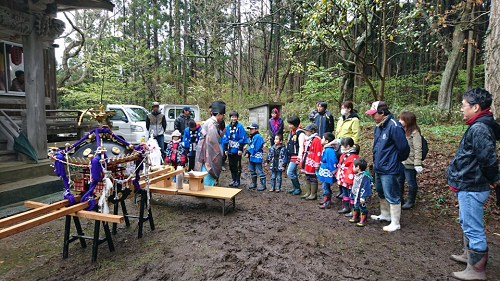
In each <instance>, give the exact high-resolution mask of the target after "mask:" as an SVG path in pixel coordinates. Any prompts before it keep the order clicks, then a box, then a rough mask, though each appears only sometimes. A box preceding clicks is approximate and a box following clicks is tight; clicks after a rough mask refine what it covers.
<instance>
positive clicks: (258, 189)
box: [257, 176, 266, 191]
mask: <svg viewBox="0 0 500 281" xmlns="http://www.w3.org/2000/svg"><path fill="white" fill-rule="evenodd" d="M260 184H261V187H259V188H257V191H264V190H266V177H265V176H264V177H261V178H260Z"/></svg>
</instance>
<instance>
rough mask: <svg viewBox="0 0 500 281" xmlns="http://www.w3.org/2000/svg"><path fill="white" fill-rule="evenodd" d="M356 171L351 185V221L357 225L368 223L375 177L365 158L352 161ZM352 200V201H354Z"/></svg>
mask: <svg viewBox="0 0 500 281" xmlns="http://www.w3.org/2000/svg"><path fill="white" fill-rule="evenodd" d="M352 166H353V168H352V171H353V172H354V182H353V184H352V187H351V194H350V197H351V200H352V201H353V202H354V204H352V206H353V209H352V218H351V219H350V220H349V222H352V223H357V224H356V225H357V226H365V225H366V216H367V215H368V206H367V205H368V201H369V200H368V199H369V198H370V197H371V196H372V182H373V178H372V177H371V175H370V172H368V171H367V170H366V167H367V166H368V164H367V163H366V160H365V159H363V158H358V159H356V160H354V162H353V163H352ZM352 201H351V202H352Z"/></svg>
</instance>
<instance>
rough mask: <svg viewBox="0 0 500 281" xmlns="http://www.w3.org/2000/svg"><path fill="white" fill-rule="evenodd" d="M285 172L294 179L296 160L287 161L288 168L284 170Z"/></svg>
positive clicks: (295, 175) (295, 176)
mask: <svg viewBox="0 0 500 281" xmlns="http://www.w3.org/2000/svg"><path fill="white" fill-rule="evenodd" d="M286 174H287V175H288V177H289V178H290V179H291V180H294V179H296V178H297V163H296V162H290V163H288V170H287V171H286Z"/></svg>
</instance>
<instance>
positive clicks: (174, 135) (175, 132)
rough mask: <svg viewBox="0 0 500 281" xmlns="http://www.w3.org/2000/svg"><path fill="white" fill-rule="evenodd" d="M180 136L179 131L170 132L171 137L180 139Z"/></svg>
mask: <svg viewBox="0 0 500 281" xmlns="http://www.w3.org/2000/svg"><path fill="white" fill-rule="evenodd" d="M180 136H181V132H179V130H175V131H173V132H172V137H180Z"/></svg>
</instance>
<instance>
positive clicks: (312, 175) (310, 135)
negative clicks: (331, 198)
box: [297, 123, 323, 200]
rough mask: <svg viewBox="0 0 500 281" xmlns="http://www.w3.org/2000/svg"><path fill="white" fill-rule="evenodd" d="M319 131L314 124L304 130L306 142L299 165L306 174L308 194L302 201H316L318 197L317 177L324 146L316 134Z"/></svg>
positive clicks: (303, 196)
mask: <svg viewBox="0 0 500 281" xmlns="http://www.w3.org/2000/svg"><path fill="white" fill-rule="evenodd" d="M317 131H318V126H316V124H314V123H312V124H309V125H307V126H306V128H305V129H304V132H305V134H306V140H305V141H304V150H303V151H304V152H303V153H302V159H300V163H299V165H300V169H301V170H302V172H304V173H305V174H306V187H305V190H306V194H304V195H302V196H301V198H302V199H306V200H316V198H317V196H318V177H317V176H316V172H317V171H318V170H319V167H320V165H321V154H322V152H323V146H322V145H321V139H320V137H319V136H318V134H317V133H316V132H317ZM297 161H298V159H297Z"/></svg>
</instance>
